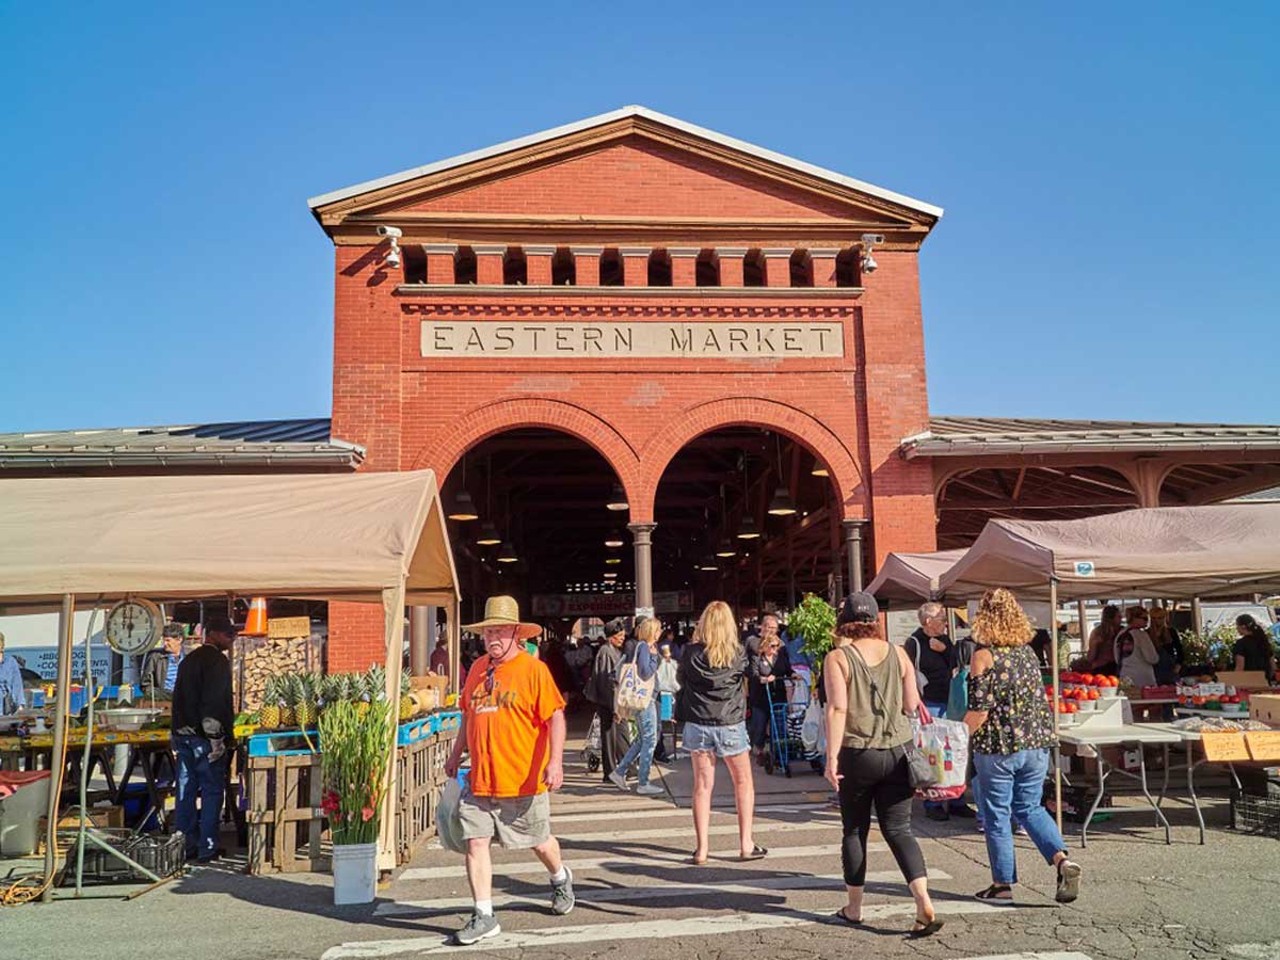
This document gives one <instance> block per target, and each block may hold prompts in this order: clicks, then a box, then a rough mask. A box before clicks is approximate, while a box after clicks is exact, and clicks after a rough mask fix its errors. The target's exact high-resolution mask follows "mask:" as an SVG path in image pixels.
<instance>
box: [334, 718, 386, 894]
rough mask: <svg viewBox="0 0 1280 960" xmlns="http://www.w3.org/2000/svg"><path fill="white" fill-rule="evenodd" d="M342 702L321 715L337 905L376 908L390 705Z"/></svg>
mask: <svg viewBox="0 0 1280 960" xmlns="http://www.w3.org/2000/svg"><path fill="white" fill-rule="evenodd" d="M359 706H361V707H363V708H364V709H363V710H361V709H358V708H357V704H354V703H351V702H350V701H347V700H340V701H338V702H336V703H333V704H331V705H330V706H329V707H328V709H326V710H325V711H324V713H322V714H321V715H320V722H319V729H320V748H321V754H320V760H321V777H322V779H323V782H324V795H323V799H322V801H321V806H322V807H323V809H324V812H325V815H326V816H327V817H328V818H329V830H330V834H331V836H332V838H333V902H334V903H335V904H343V903H372V902H373V898H374V896H375V894H376V892H377V881H378V830H379V827H380V826H381V820H382V799H383V792H384V790H385V788H386V775H387V764H388V763H390V761H391V730H392V727H391V725H392V723H393V722H394V721H393V720H392V716H391V704H389V703H388V702H387V701H386V700H385V699H379V700H375V701H374V702H372V703H362V704H360V705H359Z"/></svg>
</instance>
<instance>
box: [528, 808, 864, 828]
mask: <svg viewBox="0 0 1280 960" xmlns="http://www.w3.org/2000/svg"><path fill="white" fill-rule="evenodd" d="M775 813H789V814H795V815H800V814H805V815H808V816H812V815H813V814H815V813H822V814H825V815H826V816H825V817H824V818H823V819H821V820H820V821H817V822H821V823H839V822H840V815H839V814H838V813H837V812H836V811H835V810H833V809H831V808H828V807H826V806H825V805H821V806H815V805H805V806H796V805H790V804H788V805H785V806H782V805H779V806H763V807H756V816H769V815H771V814H775ZM632 815H634V816H635V817H636V818H637V819H645V820H649V819H661V818H665V817H685V818H692V816H693V815H692V813H691V812H690V810H689V808H688V807H673V806H671V805H670V804H663V805H662V806H660V807H653V806H636V807H635V808H634V809H633V808H631V807H630V806H628V807H627V808H626V810H625V811H619V810H618V809H617V806H616V805H615V806H614V807H613V809H611V810H608V811H601V812H599V813H594V812H593V813H560V812H558V811H552V814H551V823H552V826H558V825H560V824H562V823H591V822H594V821H597V820H613V821H616V820H617V819H618V817H619V816H632ZM711 815H712V816H717V815H719V816H729V817H732V816H734V815H735V812H734V809H733V807H725V808H723V809H712V811H711Z"/></svg>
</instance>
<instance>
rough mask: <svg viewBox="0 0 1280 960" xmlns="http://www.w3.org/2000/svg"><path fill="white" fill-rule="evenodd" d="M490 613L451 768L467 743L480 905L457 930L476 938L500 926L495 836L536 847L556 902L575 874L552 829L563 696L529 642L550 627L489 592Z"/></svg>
mask: <svg viewBox="0 0 1280 960" xmlns="http://www.w3.org/2000/svg"><path fill="white" fill-rule="evenodd" d="M484 614H485V616H484V619H483V620H482V621H480V622H479V623H473V624H471V625H469V626H468V627H467V628H466V629H468V630H472V631H476V632H478V633H480V635H481V636H482V637H483V638H484V648H485V652H484V653H483V654H482V655H481V656H480V657H479V658H478V659H477V660H476V662H475V663H474V664H472V666H471V670H470V671H469V672H468V674H467V679H466V683H465V684H464V685H463V688H462V694H461V697H460V698H459V703H460V704H461V706H462V727H461V729H460V730H459V731H458V736H457V739H456V740H455V742H454V745H453V752H452V753H450V755H449V758H448V760H446V761H445V774H446V775H447V776H449V777H453V776H456V775H457V773H458V768H459V767H460V766H461V765H462V755H463V751H464V750H465V751H466V752H467V753H468V754H469V756H470V759H471V773H470V777H469V780H468V785H467V788H466V790H464V791H463V795H462V799H461V800H460V801H459V804H458V815H459V819H460V820H461V823H462V838H463V839H464V840H465V841H466V844H467V852H466V867H467V882H468V884H469V885H470V887H471V896H472V898H473V900H474V902H475V908H474V911H473V912H472V915H471V919H470V920H468V921H467V923H466V925H465V926H464V927H463V928H462V929H461V930H459V931H458V932H457V933H456V934H454V941H455V942H456V943H457V944H458V945H461V946H468V945H470V944H473V943H478V942H479V941H481V940H487V939H488V938H490V937H495V936H497V935H498V934H499V933H501V932H502V927H501V925H500V924H499V923H498V919H497V917H495V916H494V913H493V861H492V857H491V851H490V846H491V844H492V843H493V839H494V837H497V839H498V842H499V843H500V844H501V845H502V846H503V847H504V848H506V849H516V850H524V849H532V850H533V852H534V854H535V855H536V856H537V858H538V859H539V860H540V861H542V865H543V866H544V867H546V868H547V873H548V875H549V876H550V880H551V911H552V912H553V913H555V914H558V915H560V916H563V915H565V914H567V913H568V912H569V911H570V910H572V909H573V906H574V893H573V874H572V873H571V872H570V870H569V868H568V867H567V866H566V865H565V864H564V862H563V861H562V860H561V857H560V844H559V842H558V841H557V840H556V838H555V837H554V836H553V835H552V833H551V800H550V797H549V796H548V791H549V790H559V789H560V786H561V784H563V782H564V766H563V764H564V740H565V719H564V698H563V697H562V696H561V695H560V691H559V690H558V689H557V688H556V685H555V681H554V680H552V678H551V671H550V670H548V669H547V666H546V664H545V663H542V662H541V661H539V660H537V659H535V658H534V657H531V656H530V655H529V654H528V653H527V652H526V651H525V649H524V645H523V643H522V641H524V640H529V639H531V638H533V637H536V636H537V635H538V634H539V633H541V632H542V628H541V627H539V626H537V625H536V624H531V623H522V622H521V621H520V608H519V606H518V605H517V603H516V601H515V600H514V599H513V598H512V597H490V598H489V599H488V601H487V602H486V603H485V606H484Z"/></svg>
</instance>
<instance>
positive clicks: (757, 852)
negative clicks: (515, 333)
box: [738, 843, 769, 863]
mask: <svg viewBox="0 0 1280 960" xmlns="http://www.w3.org/2000/svg"><path fill="white" fill-rule="evenodd" d="M768 855H769V851H768V850H766V849H765V848H764V847H762V846H760V844H758V843H757V844H755V845H754V846H752V848H751V852H750V853H748V854H742V855H739V857H738V862H739V863H746V862H747V861H748V860H763V859H764V858H765V857H766V856H768Z"/></svg>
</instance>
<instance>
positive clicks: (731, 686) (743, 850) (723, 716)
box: [676, 600, 768, 866]
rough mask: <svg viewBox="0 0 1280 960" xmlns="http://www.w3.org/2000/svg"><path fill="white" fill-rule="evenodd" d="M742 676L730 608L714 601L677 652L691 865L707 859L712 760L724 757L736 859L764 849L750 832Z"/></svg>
mask: <svg viewBox="0 0 1280 960" xmlns="http://www.w3.org/2000/svg"><path fill="white" fill-rule="evenodd" d="M746 675H747V654H746V651H745V650H743V648H742V644H741V643H740V642H739V641H738V626H737V624H736V623H735V622H734V618H733V611H732V610H730V609H729V605H728V604H727V603H724V602H723V601H721V600H715V601H713V602H711V603H709V604H707V608H706V609H705V610H704V611H702V618H701V619H700V620H699V621H698V628H697V630H696V631H695V632H694V635H693V642H692V643H690V644H689V645H688V646H687V647H685V649H684V652H683V653H682V654H681V656H680V666H679V668H678V669H677V672H676V678H677V682H678V683H679V685H680V692H679V694H678V696H677V700H676V719H677V720H679V721H681V722H683V723H684V748H685V749H686V750H688V751H689V755H690V756H691V757H692V758H693V832H694V836H695V837H696V843H697V846H696V848H695V849H694V851H693V857H692V862H693V863H694V864H695V865H699V866H700V865H701V864H704V863H706V862H707V853H708V843H709V838H708V830H709V827H710V825H711V790H712V788H713V787H714V786H715V783H716V760H717V759H721V760H723V761H724V765H725V766H726V767H728V768H729V776H730V777H731V778H732V779H733V799H734V803H735V804H736V806H737V809H738V859H740V860H759V859H760V858H761V857H763V856H764V855H765V854H766V853H768V851H767V850H765V848H764V847H761V846H758V845H757V844H756V842H755V837H754V836H753V834H752V817H753V815H754V812H755V802H756V788H755V783H754V782H753V781H752V779H751V759H750V754H749V752H748V751H749V750H750V748H751V744H750V741H749V740H748V738H747V724H746V715H747V688H746Z"/></svg>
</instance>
